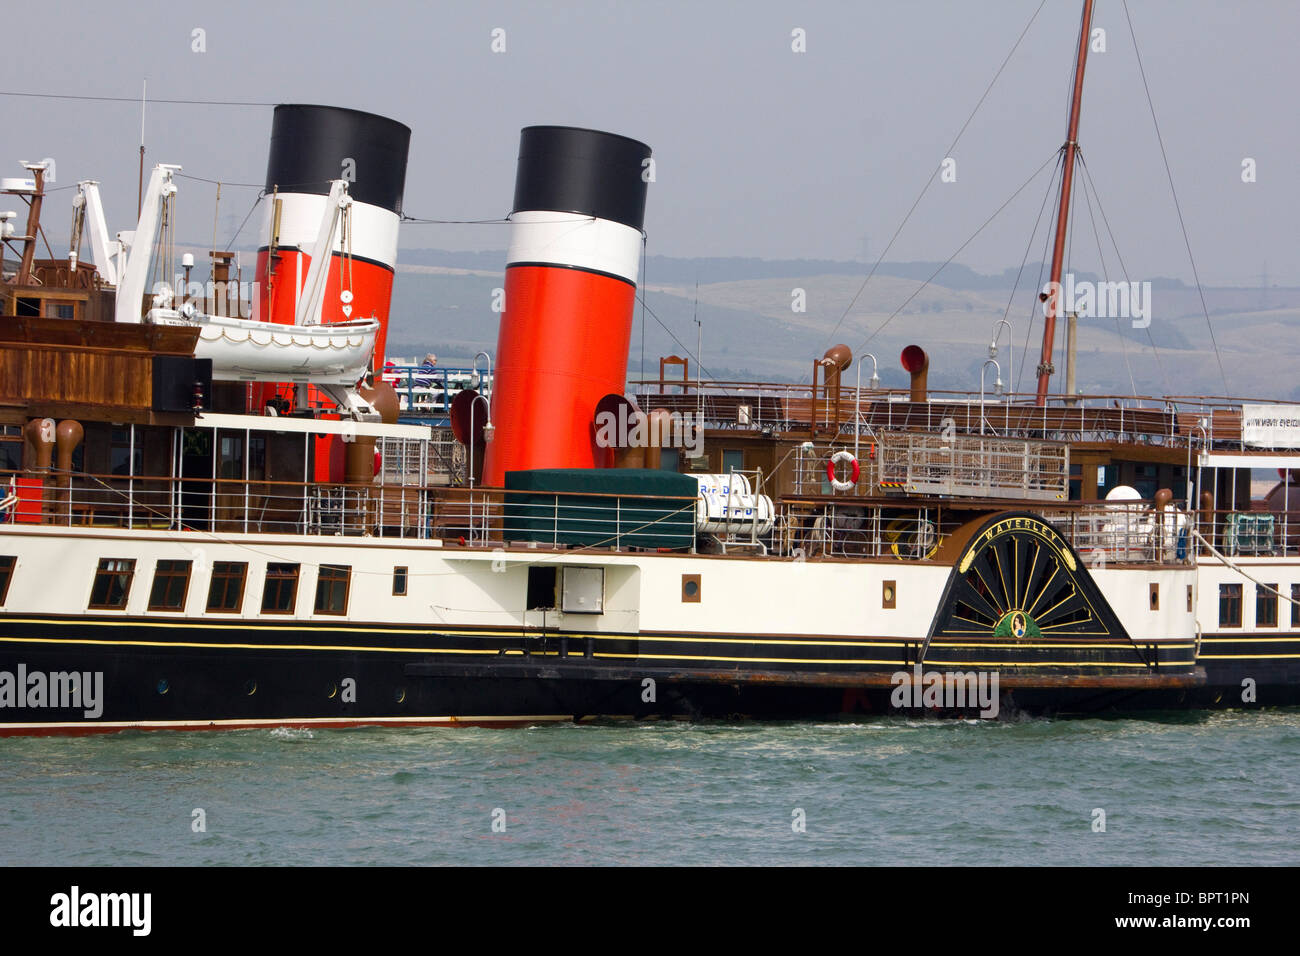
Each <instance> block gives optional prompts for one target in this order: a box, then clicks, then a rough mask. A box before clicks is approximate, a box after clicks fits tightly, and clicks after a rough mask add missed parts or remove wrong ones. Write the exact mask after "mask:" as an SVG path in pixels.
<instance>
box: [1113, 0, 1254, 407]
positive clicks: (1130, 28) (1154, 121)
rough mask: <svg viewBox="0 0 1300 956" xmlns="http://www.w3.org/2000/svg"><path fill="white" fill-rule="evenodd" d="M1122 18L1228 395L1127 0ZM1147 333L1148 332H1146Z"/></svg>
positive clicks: (1225, 374) (1226, 378) (1226, 381)
mask: <svg viewBox="0 0 1300 956" xmlns="http://www.w3.org/2000/svg"><path fill="white" fill-rule="evenodd" d="M1124 19H1125V20H1127V21H1128V33H1129V36H1130V37H1132V39H1133V53H1134V55H1135V56H1136V57H1137V65H1138V73H1140V74H1141V76H1142V89H1143V90H1145V91H1146V97H1147V109H1149V110H1150V111H1151V125H1152V126H1154V127H1155V130H1156V142H1158V143H1159V144H1160V158H1161V159H1163V160H1164V164H1165V176H1166V177H1167V178H1168V180H1169V192H1170V195H1172V196H1173V199H1174V209H1175V211H1176V212H1177V213H1178V228H1179V229H1181V230H1182V233H1183V245H1184V246H1186V247H1187V261H1188V262H1190V263H1191V266H1192V278H1193V279H1194V280H1196V293H1197V295H1199V296H1200V298H1201V311H1202V312H1203V313H1204V315H1205V325H1206V328H1208V329H1209V330H1210V344H1211V345H1213V346H1214V359H1215V361H1216V362H1218V364H1219V377H1220V378H1221V379H1222V380H1223V395H1224V398H1227V397H1228V394H1229V391H1228V373H1227V372H1225V371H1224V368H1223V356H1222V355H1221V354H1220V352H1219V342H1218V339H1217V338H1216V337H1215V335H1214V323H1213V322H1212V321H1211V320H1210V307H1209V306H1208V305H1206V302H1205V290H1204V289H1203V288H1201V276H1200V274H1199V273H1198V272H1197V269H1196V257H1195V256H1193V255H1192V241H1191V239H1190V238H1189V237H1188V235H1187V223H1186V222H1185V221H1184V220H1183V208H1182V205H1181V204H1180V203H1179V202H1178V190H1176V189H1175V188H1174V174H1173V170H1172V169H1170V167H1169V154H1168V153H1167V152H1165V139H1164V137H1163V136H1162V135H1161V134H1160V121H1159V120H1157V119H1156V107H1155V103H1154V102H1152V100H1151V87H1150V86H1149V85H1148V84H1147V71H1146V69H1145V68H1144V67H1143V66H1142V53H1141V51H1139V50H1138V42H1137V33H1136V32H1135V31H1134V29H1133V17H1132V16H1131V15H1130V14H1129V9H1128V0H1124ZM1148 334H1149V333H1148Z"/></svg>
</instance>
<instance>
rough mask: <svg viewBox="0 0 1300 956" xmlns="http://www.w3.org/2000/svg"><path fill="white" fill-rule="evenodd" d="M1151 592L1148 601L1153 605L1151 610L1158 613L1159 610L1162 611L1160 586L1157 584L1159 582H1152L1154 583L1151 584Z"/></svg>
mask: <svg viewBox="0 0 1300 956" xmlns="http://www.w3.org/2000/svg"><path fill="white" fill-rule="evenodd" d="M1149 591H1150V596H1149V598H1148V600H1149V601H1150V603H1151V610H1153V611H1158V610H1160V584H1159V582H1157V581H1152V582H1151V583H1150V586H1149Z"/></svg>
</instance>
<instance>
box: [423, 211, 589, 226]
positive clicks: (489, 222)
mask: <svg viewBox="0 0 1300 956" xmlns="http://www.w3.org/2000/svg"><path fill="white" fill-rule="evenodd" d="M593 221H594V217H593ZM398 223H399V224H400V225H403V226H427V225H435V226H508V225H510V220H509V219H508V218H506V219H421V218H419V217H417V216H408V215H406V213H402V218H401V219H399V220H398Z"/></svg>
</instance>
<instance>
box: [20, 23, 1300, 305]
mask: <svg viewBox="0 0 1300 956" xmlns="http://www.w3.org/2000/svg"><path fill="white" fill-rule="evenodd" d="M1038 5H1039V0H995V2H981V3H974V2H939V0H916V2H902V0H897V2H895V0H870V2H856V3H830V2H824V3H809V4H801V3H792V2H773V0H761V2H749V3H698V4H693V3H618V4H614V3H468V2H454V3H420V4H416V3H383V2H364V3H363V2H357V0H346V2H339V0H328V2H319V3H311V4H306V3H303V4H298V3H247V2H239V0H236V2H225V3H221V4H211V3H204V4H193V5H188V4H185V3H178V2H174V0H169V2H158V3H147V2H139V3H137V2H132V3H102V2H96V3H87V4H84V5H83V4H68V3H58V2H52V3H42V4H38V5H36V6H32V7H22V8H21V9H22V10H23V11H30V19H28V18H29V14H28V13H27V12H24V13H23V14H22V17H23V19H24V21H25V22H24V25H23V26H22V28H21V29H13V28H12V18H11V29H10V30H9V31H7V35H6V42H5V44H4V46H5V53H4V56H3V58H0V78H2V79H0V89H3V90H4V91H8V92H13V91H29V92H43V93H70V94H83V95H102V96H127V97H138V96H139V93H140V84H141V80H142V79H144V78H147V79H148V84H149V94H150V96H151V97H160V98H183V99H186V98H187V99H202V100H254V101H265V102H272V103H274V102H308V103H323V104H329V105H337V106H348V107H354V108H358V109H365V110H370V111H373V112H377V113H382V114H384V115H387V116H390V117H392V118H394V119H398V120H400V121H402V122H404V123H406V124H407V125H408V126H410V127H411V128H412V130H413V137H412V142H411V157H410V167H409V171H408V176H407V188H406V203H405V205H406V211H407V212H408V214H411V215H414V216H420V217H427V218H439V219H484V218H494V217H499V216H503V215H504V214H505V213H507V212H509V208H510V200H511V196H512V189H513V181H514V165H515V156H516V148H517V145H518V136H519V129H520V128H521V127H522V126H526V125H531V124H539V123H556V124H567V125H577V126H591V127H595V128H599V129H606V130H610V131H613V132H618V133H623V134H625V135H629V136H632V137H635V138H637V139H641V140H644V141H645V142H647V143H648V144H650V146H651V147H652V148H653V150H654V154H655V157H656V172H657V178H656V182H655V183H654V184H653V186H652V187H651V191H650V198H649V206H648V212H647V222H646V229H647V232H648V234H649V251H650V252H651V253H652V254H654V253H657V254H662V255H674V256H762V257H766V258H835V259H854V258H862V257H863V254H864V248H865V250H866V251H867V252H868V253H869V254H870V256H871V259H872V260H873V261H874V259H875V257H876V256H877V255H879V253H880V252H881V250H882V249H883V247H884V244H885V243H886V242H887V241H888V239H889V237H890V235H891V234H892V233H893V232H894V230H895V228H896V227H897V226H898V224H899V222H900V221H901V220H902V218H903V216H904V215H905V214H906V212H907V210H908V208H909V206H911V204H912V202H913V200H914V199H915V198H916V196H917V194H918V193H919V191H920V190H921V188H922V186H923V185H924V183H925V181H926V179H927V177H928V176H929V175H930V174H931V173H932V172H933V171H934V170H935V169H936V168H937V167H938V165H939V163H940V161H941V160H943V159H944V157H945V150H946V147H947V146H948V144H949V143H950V142H951V141H952V139H953V137H954V136H955V135H956V132H957V130H958V129H960V127H961V125H962V123H963V122H965V120H966V118H967V117H968V116H969V115H970V113H971V110H972V109H973V108H974V106H975V103H976V102H977V101H978V99H979V97H980V95H981V94H982V93H983V91H984V89H985V87H986V86H987V85H988V83H989V81H990V80H991V79H992V77H993V75H994V73H995V72H996V70H997V68H998V66H999V64H1001V62H1002V60H1003V58H1004V57H1005V56H1006V54H1007V53H1008V51H1010V49H1011V47H1012V45H1013V44H1014V43H1015V40H1016V37H1017V36H1018V35H1019V33H1020V31H1021V30H1022V29H1023V28H1024V27H1025V24H1026V23H1027V22H1028V21H1029V19H1030V17H1031V15H1033V13H1034V11H1035V9H1036V8H1037V7H1038ZM1080 7H1081V4H1080V3H1078V2H1074V0H1047V2H1046V4H1045V5H1044V7H1043V9H1042V11H1041V12H1040V13H1039V14H1038V16H1037V19H1036V20H1035V21H1034V24H1033V26H1032V28H1031V30H1030V32H1029V34H1028V35H1027V36H1026V38H1025V41H1024V42H1023V43H1022V44H1021V46H1020V48H1019V49H1018V50H1017V52H1016V54H1015V56H1014V58H1013V59H1012V60H1011V62H1010V63H1009V65H1008V66H1007V68H1006V70H1005V72H1004V73H1003V74H1002V76H1001V78H1000V79H999V80H998V82H997V84H996V85H995V86H994V88H993V90H992V92H991V93H990V95H989V97H988V99H987V100H986V101H985V103H984V105H983V106H982V107H981V109H980V110H979V112H978V114H977V115H976V116H975V119H974V121H973V122H972V123H971V125H970V127H969V128H968V129H967V130H966V132H965V134H964V136H963V137H962V139H961V141H960V143H959V144H958V146H957V148H956V149H955V150H954V151H953V154H952V155H953V157H954V158H955V159H956V161H957V167H956V171H957V180H956V182H953V183H940V182H936V183H935V184H934V185H933V186H932V187H931V188H930V191H929V192H928V193H927V195H926V197H925V200H924V201H923V202H922V204H921V205H920V207H919V208H918V209H917V211H916V213H915V214H914V215H913V217H912V219H911V221H910V222H909V223H908V225H907V228H906V229H905V230H904V232H903V234H902V235H901V237H900V239H899V241H898V242H897V244H896V245H895V246H894V248H893V250H892V251H891V252H890V254H889V256H888V258H889V259H891V260H908V259H926V260H942V259H946V258H947V257H948V256H949V255H951V254H952V253H953V252H954V251H955V250H956V249H957V248H958V246H960V245H961V243H962V242H964V241H965V240H966V239H967V238H968V237H969V236H970V234H971V233H972V232H973V231H974V230H975V229H976V227H977V226H978V225H979V223H981V222H982V221H983V220H984V219H985V218H987V217H988V216H989V215H990V214H991V213H992V212H993V211H994V210H995V209H997V207H998V206H999V205H1001V204H1002V203H1003V201H1005V200H1006V199H1007V198H1008V197H1009V196H1010V195H1011V194H1012V193H1013V192H1014V191H1015V190H1016V188H1017V187H1019V186H1020V185H1021V184H1022V183H1023V182H1024V181H1025V180H1026V179H1028V178H1029V177H1030V175H1031V174H1032V173H1033V171H1034V170H1035V169H1037V168H1038V167H1039V166H1040V165H1041V164H1042V163H1043V162H1044V161H1045V160H1048V159H1049V158H1050V157H1051V156H1052V155H1053V153H1054V152H1055V150H1056V149H1057V148H1058V147H1059V146H1060V145H1061V143H1062V142H1063V140H1064V138H1065V136H1064V134H1065V118H1066V117H1065V108H1066V98H1067V93H1068V84H1069V80H1070V72H1071V65H1072V56H1073V46H1074V43H1075V40H1076V32H1077V29H1078V20H1079V11H1080ZM1129 8H1130V10H1131V13H1132V17H1133V24H1134V28H1135V29H1136V31H1137V39H1138V43H1139V48H1140V50H1141V52H1142V56H1143V62H1144V65H1145V67H1146V73H1147V79H1148V81H1149V82H1150V84H1151V93H1152V96H1153V98H1154V101H1155V106H1156V110H1157V115H1158V118H1159V120H1160V123H1161V131H1162V133H1163V135H1164V141H1165V145H1166V147H1167V149H1168V151H1169V155H1170V162H1171V164H1172V169H1173V175H1174V181H1175V185H1176V186H1177V188H1178V195H1179V198H1180V200H1181V201H1182V204H1183V214H1184V217H1185V220H1186V223H1187V227H1188V230H1189V232H1190V235H1191V240H1192V248H1193V251H1194V253H1195V255H1196V257H1197V263H1198V266H1199V268H1200V271H1201V276H1202V279H1203V280H1205V281H1207V282H1211V283H1230V284H1242V285H1257V284H1259V281H1260V273H1261V272H1262V271H1263V269H1264V266H1265V263H1267V270H1268V275H1269V279H1270V282H1278V283H1287V284H1300V230H1297V228H1296V221H1297V212H1300V185H1297V172H1296V157H1297V156H1300V124H1297V120H1296V115H1297V114H1296V110H1295V107H1294V98H1295V95H1296V89H1297V87H1300V65H1298V64H1297V59H1298V58H1297V56H1296V52H1295V43H1296V38H1297V37H1298V36H1300V4H1297V3H1295V2H1294V0H1241V2H1235V3H1220V2H1211V0H1185V2H1175V0H1129ZM18 9H19V8H17V7H15V8H14V11H11V12H16V11H17V10H18ZM1094 26H1095V27H1101V28H1103V29H1104V30H1105V31H1106V46H1107V49H1106V52H1105V53H1100V54H1093V55H1092V56H1091V57H1090V60H1089V65H1088V72H1087V86H1086V92H1085V97H1084V121H1083V127H1082V130H1081V135H1080V141H1081V143H1082V145H1083V150H1084V155H1085V157H1086V158H1087V159H1088V162H1089V168H1090V170H1091V173H1092V177H1093V179H1094V181H1095V183H1096V188H1097V193H1098V197H1099V199H1100V202H1101V205H1102V208H1104V210H1105V212H1106V215H1107V217H1108V218H1109V221H1110V225H1111V227H1112V228H1113V230H1114V232H1115V236H1116V240H1117V242H1118V245H1119V251H1120V252H1121V253H1122V254H1123V255H1124V258H1125V261H1126V263H1127V265H1128V268H1129V273H1130V276H1131V277H1133V278H1149V277H1152V276H1158V275H1173V276H1179V277H1183V278H1190V276H1191V273H1190V269H1189V267H1188V261H1187V253H1186V250H1185V249H1184V246H1183V241H1182V237H1181V234H1180V232H1179V228H1178V219H1177V216H1176V214H1175V211H1174V206H1173V203H1172V200H1171V198H1170V192H1169V187H1168V184H1167V182H1166V179H1165V172H1164V168H1163V165H1162V163H1161V159H1160V151H1159V147H1158V145H1157V142H1156V138H1155V134H1154V132H1153V128H1152V124H1151V119H1150V116H1149V114H1148V110H1147V104H1146V99H1145V95H1144V93H1143V89H1142V82H1141V78H1140V76H1139V74H1138V69H1137V63H1136V60H1135V57H1134V51H1133V44H1132V41H1131V39H1130V36H1129V31H1128V26H1127V23H1126V20H1125V16H1124V7H1123V4H1122V2H1121V0H1098V2H1097V13H1096V16H1095V19H1094ZM196 28H201V29H202V30H204V31H205V45H206V51H205V52H201V53H199V52H194V51H193V49H192V47H193V46H194V40H193V31H194V30H195V29H196ZM496 28H500V29H502V30H504V31H505V43H506V51H505V52H504V53H494V52H492V49H491V44H492V31H493V30H494V29H496ZM796 28H798V29H802V30H803V31H805V35H806V52H803V53H796V52H793V51H792V49H791V46H792V31H793V30H795V29H796ZM0 118H2V119H3V123H2V125H0V128H2V129H3V131H4V135H3V139H2V141H3V144H4V148H3V149H0V152H2V153H4V154H5V155H4V156H0V170H2V171H0V175H17V174H19V173H20V172H21V170H20V169H19V168H18V166H17V161H18V160H20V159H39V158H42V157H46V156H49V157H53V158H55V160H56V161H57V173H58V183H57V185H59V186H67V185H69V184H72V183H75V182H76V181H77V180H78V179H86V178H95V179H99V180H101V182H102V187H101V188H102V189H103V190H104V194H105V199H106V204H107V208H108V215H109V220H110V221H109V228H110V230H113V231H116V230H118V229H126V228H131V227H132V223H130V222H129V220H128V218H127V217H128V216H133V215H134V210H135V196H136V162H137V148H138V140H139V134H140V106H139V103H138V102H135V103H104V102H85V101H74V100H54V99H44V100H38V99H30V98H22V97H14V96H0ZM270 124H271V109H270V108H269V107H249V108H238V107H219V106H179V105H164V104H157V103H151V104H150V106H149V108H148V112H147V119H146V141H147V145H148V160H149V162H150V163H153V162H174V163H180V164H181V165H183V166H184V167H185V172H186V173H188V174H193V175H195V176H201V177H206V178H210V179H223V180H227V181H232V182H243V183H261V181H262V180H263V178H264V175H265V170H266V153H267V140H268V137H269V132H270ZM1247 157H1249V158H1252V159H1254V160H1255V162H1256V169H1257V181H1256V182H1254V183H1249V184H1248V183H1243V182H1242V161H1243V159H1245V158H1247ZM1049 175H1050V167H1049V170H1048V171H1046V172H1044V174H1043V175H1041V176H1040V177H1039V178H1038V179H1037V180H1035V181H1034V182H1033V183H1032V184H1031V185H1030V186H1029V187H1028V188H1026V189H1025V191H1024V192H1023V193H1022V194H1021V196H1020V198H1019V199H1018V200H1017V201H1016V202H1014V203H1012V204H1011V205H1010V206H1008V207H1007V209H1006V210H1005V211H1004V212H1003V213H1002V214H1001V216H1000V217H999V218H998V219H997V220H996V221H995V222H994V224H993V225H992V226H991V227H990V228H989V229H987V230H985V232H984V233H982V234H981V236H980V237H979V238H978V239H977V240H976V241H975V242H973V243H972V244H971V245H970V246H969V247H967V249H966V250H965V251H964V252H963V253H962V254H961V255H960V256H958V259H957V261H959V262H962V263H965V264H967V265H969V266H971V267H973V268H976V269H980V270H983V271H993V270H1001V269H1002V268H1004V267H1006V266H1008V265H1015V264H1018V263H1019V262H1020V260H1021V258H1022V256H1023V255H1024V252H1025V246H1026V243H1027V241H1028V238H1029V235H1030V232H1031V230H1032V229H1033V225H1034V221H1035V218H1036V216H1037V214H1038V210H1039V207H1040V204H1041V203H1042V201H1043V198H1044V195H1045V193H1046V191H1047V188H1048V176H1049ZM255 195H256V190H253V189H239V188H235V187H229V188H227V189H225V190H223V194H222V207H221V215H220V217H219V220H218V223H217V232H218V236H219V238H220V239H221V240H222V244H224V240H226V239H228V238H229V236H230V235H231V233H232V232H233V229H234V226H235V225H237V224H238V222H239V220H241V219H243V217H244V214H245V213H246V212H247V210H248V208H249V206H250V205H251V203H252V201H253V199H254V197H255ZM70 197H71V191H70V190H67V191H63V192H59V193H55V194H53V196H52V197H51V200H50V201H49V203H48V205H47V209H48V210H49V213H48V215H47V217H46V223H47V225H48V228H49V230H50V232H51V233H52V234H54V235H60V236H63V235H66V233H67V224H66V223H67V220H68V219H69V206H68V200H69V199H70ZM213 200H214V190H213V187H212V186H210V185H208V184H206V183H198V182H191V181H182V182H181V194H180V197H179V203H180V206H179V215H180V219H181V223H182V229H181V236H182V239H187V240H191V241H196V242H203V241H206V240H207V238H208V237H210V235H211V233H212V229H213ZM1079 210H1080V212H1081V213H1082V215H1081V216H1080V217H1079V219H1080V224H1079V227H1078V228H1079V229H1080V230H1083V231H1081V232H1080V231H1076V233H1075V243H1076V252H1075V254H1074V264H1075V266H1076V268H1079V269H1095V268H1096V267H1097V253H1096V243H1095V241H1094V240H1093V238H1092V233H1091V226H1090V225H1089V224H1088V220H1087V216H1086V209H1085V208H1084V207H1082V206H1080V207H1079ZM260 221H261V220H260V216H257V215H255V216H254V217H253V219H252V220H250V223H249V226H248V227H247V231H246V232H245V234H244V235H243V236H242V237H241V245H242V244H245V243H248V244H252V243H253V242H254V241H255V240H257V239H258V237H257V236H256V234H255V231H254V230H256V228H257V227H258V225H259V224H260ZM403 229H404V232H403V239H402V244H403V245H404V246H408V247H433V248H445V249H480V248H487V249H500V248H504V247H505V244H506V234H505V229H504V227H501V226H429V225H412V226H405V227H403ZM1041 235H1042V234H1041V233H1040V239H1039V240H1038V241H1037V242H1036V247H1035V249H1034V254H1035V255H1041V254H1042V248H1043V246H1042V241H1041ZM261 241H265V240H264V239H262V240H261ZM864 243H865V246H864ZM1104 248H1105V251H1106V253H1107V256H1108V261H1109V257H1110V254H1111V250H1110V247H1109V242H1107V246H1106V247H1104ZM56 252H59V253H61V252H62V250H58V249H56ZM1112 268H1113V267H1112ZM702 279H703V280H705V281H707V279H708V277H707V276H703V277H702Z"/></svg>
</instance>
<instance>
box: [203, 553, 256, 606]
mask: <svg viewBox="0 0 1300 956" xmlns="http://www.w3.org/2000/svg"><path fill="white" fill-rule="evenodd" d="M247 576H248V565H247V564H246V563H245V562H243V561H214V562H213V563H212V581H211V583H210V584H209V585H208V610H209V611H225V612H229V613H234V614H238V613H239V611H240V608H242V607H243V606H244V579H245V578H246V577H247Z"/></svg>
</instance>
